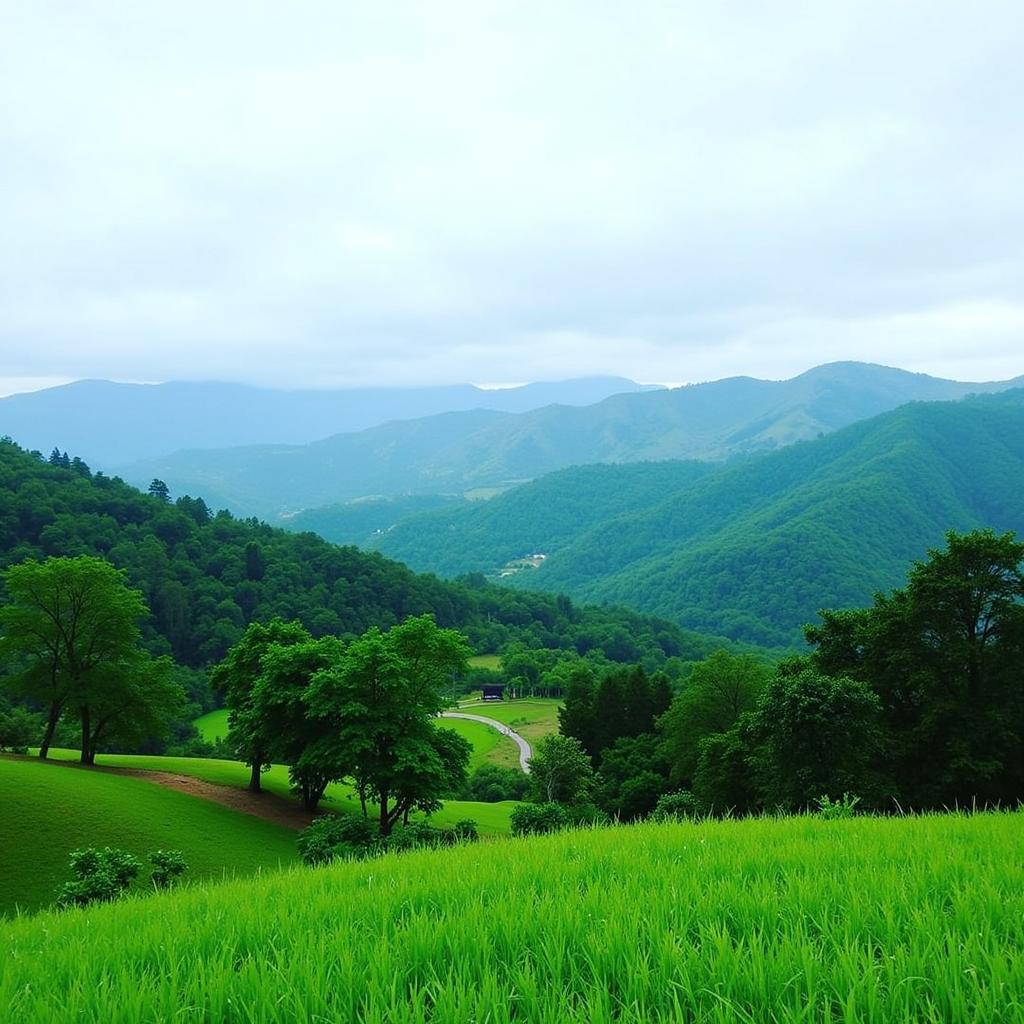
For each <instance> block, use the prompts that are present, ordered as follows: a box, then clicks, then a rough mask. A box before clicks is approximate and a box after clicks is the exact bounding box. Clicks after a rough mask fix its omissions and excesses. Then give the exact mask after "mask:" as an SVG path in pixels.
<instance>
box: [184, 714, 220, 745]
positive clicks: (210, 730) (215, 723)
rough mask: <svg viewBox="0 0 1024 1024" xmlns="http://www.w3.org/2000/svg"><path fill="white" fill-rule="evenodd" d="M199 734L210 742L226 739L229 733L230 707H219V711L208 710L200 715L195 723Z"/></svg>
mask: <svg viewBox="0 0 1024 1024" xmlns="http://www.w3.org/2000/svg"><path fill="white" fill-rule="evenodd" d="M192 724H193V725H194V726H195V727H196V728H197V729H198V730H199V735H200V736H202V737H203V739H204V740H207V741H208V742H209V743H215V742H216V741H217V740H222V739H224V737H225V736H227V734H228V709H227V708H219V709H218V710H217V711H208V712H207V713H206V714H205V715H200V716H199V717H198V718H197V719H196V720H195V721H194V722H193V723H192Z"/></svg>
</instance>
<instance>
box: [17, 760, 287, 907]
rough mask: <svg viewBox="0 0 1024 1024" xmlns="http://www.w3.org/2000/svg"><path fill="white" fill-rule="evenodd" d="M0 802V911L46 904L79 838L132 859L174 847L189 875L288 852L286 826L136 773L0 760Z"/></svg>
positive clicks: (240, 867)
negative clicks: (125, 852)
mask: <svg viewBox="0 0 1024 1024" xmlns="http://www.w3.org/2000/svg"><path fill="white" fill-rule="evenodd" d="M0 807H2V808H3V813H2V814H0V865H2V870H0V914H2V913H9V912H12V911H13V910H14V908H15V906H20V907H22V908H23V909H26V910H35V909H37V908H38V907H40V906H44V905H46V904H48V903H50V902H51V901H52V900H53V897H54V889H55V888H56V886H57V885H58V884H59V883H60V882H62V881H64V880H65V879H66V878H67V877H68V875H67V862H68V854H69V853H70V852H71V851H72V850H74V849H76V848H77V847H80V846H108V845H109V846H118V847H121V848H122V849H126V850H129V851H131V852H132V853H134V854H136V855H137V856H138V857H140V859H144V858H145V856H146V855H148V854H149V853H151V852H152V851H153V850H157V849H160V848H162V847H163V848H170V849H178V850H181V851H182V852H183V853H184V854H185V859H186V860H187V861H188V863H189V877H191V878H203V877H210V876H214V877H220V876H221V875H222V874H223V873H224V872H243V873H247V874H248V873H251V872H253V871H258V870H259V869H261V868H269V867H276V866H277V865H278V864H279V863H280V864H289V863H292V862H294V861H295V859H296V852H295V833H294V832H292V831H290V830H289V829H286V828H282V827H280V826H279V825H273V824H271V823H270V822H267V821H263V820H261V819H259V818H254V817H252V816H250V815H246V814H239V813H238V812H237V811H232V810H229V809H228V808H226V807H221V806H219V805H217V804H213V803H210V802H209V801H206V800H200V799H197V798H196V797H192V796H187V795H186V794H184V793H176V792H172V791H171V790H168V789H163V788H161V787H160V786H156V785H153V784H151V783H148V782H144V781H141V780H139V779H133V778H126V777H120V776H116V775H108V774H103V773H99V772H87V771H79V770H78V769H74V768H69V767H65V766H61V765H48V764H43V763H41V762H39V761H35V760H30V759H26V760H15V759H12V758H0ZM147 879H148V875H147ZM145 880H146V879H144V881H145Z"/></svg>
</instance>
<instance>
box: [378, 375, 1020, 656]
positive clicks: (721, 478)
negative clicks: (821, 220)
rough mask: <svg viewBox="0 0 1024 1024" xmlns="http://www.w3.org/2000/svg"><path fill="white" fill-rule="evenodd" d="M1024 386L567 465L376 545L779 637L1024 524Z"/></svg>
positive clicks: (721, 629) (421, 564)
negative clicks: (674, 453) (627, 458)
mask: <svg viewBox="0 0 1024 1024" xmlns="http://www.w3.org/2000/svg"><path fill="white" fill-rule="evenodd" d="M1021 479H1024V390H1021V389H1015V390H1012V391H1007V392H1004V393H1002V394H999V395H992V396H981V397H977V398H971V399H967V400H965V401H963V402H938V403H914V404H910V405H907V406H904V407H902V408H900V409H897V410H895V411H894V412H891V413H887V414H884V415H882V416H879V417H876V418H875V419H873V420H868V421H865V422H863V423H858V424H854V425H853V426H851V427H847V428H845V429H844V430H841V431H838V432H836V433H834V434H830V435H828V436H826V437H823V438H819V439H817V440H814V441H807V442H804V443H800V444H796V445H792V446H790V447H788V448H785V449H783V450H782V451H779V452H773V453H771V454H768V455H762V456H758V457H751V458H748V459H739V460H733V461H732V462H729V463H726V464H724V465H720V466H716V467H709V466H707V465H695V464H692V463H691V464H685V463H654V464H648V465H646V466H592V467H581V468H579V469H574V470H565V471H563V472H561V473H557V474H552V475H550V476H548V477H545V478H542V479H541V480H538V481H536V482H534V483H532V484H528V485H525V486H523V487H520V488H517V489H515V490H513V491H510V492H508V493H506V494H504V495H500V496H498V497H496V498H494V499H492V500H491V501H490V502H486V503H478V504H476V505H473V506H470V507H468V508H458V507H455V508H451V509H449V508H442V509H439V510H436V511H432V512H425V513H422V514H419V515H416V516H413V517H410V518H408V519H406V520H404V521H403V522H401V523H399V524H397V525H396V526H395V528H394V529H391V530H389V531H388V532H387V533H386V534H384V535H383V536H381V537H378V538H376V540H375V541H374V543H375V544H376V546H378V547H379V548H380V550H382V551H384V552H386V553H387V554H388V555H390V556H392V557H395V558H398V559H401V560H402V561H403V562H406V563H408V564H409V565H411V566H413V567H415V568H417V569H421V570H428V571H436V572H441V573H445V574H452V575H455V574H458V573H462V572H466V571H470V570H473V571H483V572H491V573H493V572H494V571H496V570H497V569H499V568H500V567H501V565H502V564H503V563H504V562H506V561H507V560H508V559H510V558H514V557H519V556H522V555H525V554H528V553H532V552H542V553H544V554H546V555H547V556H548V557H547V559H546V561H545V562H544V564H543V565H542V566H541V568H539V569H537V570H534V571H524V572H520V573H518V574H517V575H516V576H514V577H512V578H511V579H510V581H509V582H511V583H512V584H514V585H516V586H519V587H536V588H538V589H547V590H555V591H565V592H566V593H569V594H571V595H572V596H574V597H577V598H579V599H582V600H590V601H609V602H622V603H624V604H627V605H629V606H631V607H635V608H638V609H642V610H645V611H648V612H651V613H653V614H658V615H663V616H666V617H669V618H672V619H673V620H675V621H676V622H679V623H681V624H684V625H685V626H686V627H687V628H691V629H698V630H706V631H707V632H709V633H714V634H718V635H726V636H730V637H733V638H736V639H741V640H745V641H749V642H751V643H755V644H759V645H762V646H766V647H775V648H779V647H791V646H798V645H801V642H802V634H801V627H802V625H803V624H804V623H807V622H810V621H813V619H814V618H815V616H816V614H817V612H818V610H819V609H820V608H824V607H836V606H839V607H841V606H850V605H856V604H861V603H863V602H865V601H867V600H870V598H871V596H872V594H873V593H874V592H875V591H876V590H878V589H880V588H884V587H889V586H894V585H896V584H897V583H898V582H899V581H900V579H901V578H902V574H903V572H904V569H905V566H906V565H907V563H908V562H910V561H911V560H912V559H914V558H918V557H920V556H921V555H922V554H923V552H924V551H925V550H926V549H927V548H928V547H929V546H930V545H935V544H937V543H939V542H940V541H941V539H942V537H943V535H944V533H945V531H946V530H948V529H950V528H955V529H960V530H964V529H971V528H974V527H977V526H982V525H991V526H993V527H995V528H997V529H1015V530H1018V531H1020V530H1024V501H1022V498H1021V485H1020V481H1021Z"/></svg>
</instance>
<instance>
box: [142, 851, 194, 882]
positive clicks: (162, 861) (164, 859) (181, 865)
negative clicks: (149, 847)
mask: <svg viewBox="0 0 1024 1024" xmlns="http://www.w3.org/2000/svg"><path fill="white" fill-rule="evenodd" d="M149 859H150V862H151V863H152V865H153V871H152V873H151V874H150V876H149V877H150V879H151V880H152V882H153V886H154V888H157V889H167V888H169V887H170V886H171V885H173V884H174V882H176V881H177V880H178V879H179V878H181V876H182V875H183V874H185V872H186V871H187V870H188V863H187V862H186V861H185V857H184V855H183V854H182V852H181V851H180V850H154V851H153V852H152V853H151V854H150V855H149Z"/></svg>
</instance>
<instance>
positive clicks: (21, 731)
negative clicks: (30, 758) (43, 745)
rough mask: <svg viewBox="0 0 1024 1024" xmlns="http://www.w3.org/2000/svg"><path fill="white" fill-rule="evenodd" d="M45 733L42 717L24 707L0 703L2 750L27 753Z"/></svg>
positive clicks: (0, 743)
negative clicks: (5, 705)
mask: <svg viewBox="0 0 1024 1024" xmlns="http://www.w3.org/2000/svg"><path fill="white" fill-rule="evenodd" d="M42 735H43V720H42V717H41V716H39V715H36V714H33V713H32V712H31V711H28V710H26V709H25V708H23V707H17V706H15V707H11V706H7V707H4V706H2V705H0V750H8V751H10V752H11V753H13V754H27V753H28V748H29V747H31V746H33V745H34V744H36V743H38V742H39V738H40V737H41V736H42Z"/></svg>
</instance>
